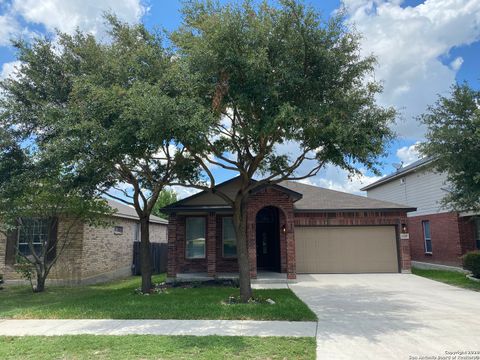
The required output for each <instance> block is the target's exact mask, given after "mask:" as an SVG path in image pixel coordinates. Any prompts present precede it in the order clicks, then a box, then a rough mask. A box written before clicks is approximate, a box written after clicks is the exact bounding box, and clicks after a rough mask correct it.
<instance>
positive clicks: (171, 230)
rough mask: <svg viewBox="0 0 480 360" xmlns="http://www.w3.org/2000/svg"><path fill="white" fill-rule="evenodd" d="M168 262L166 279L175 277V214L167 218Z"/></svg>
mask: <svg viewBox="0 0 480 360" xmlns="http://www.w3.org/2000/svg"><path fill="white" fill-rule="evenodd" d="M167 229H168V234H167V236H168V261H167V277H169V278H175V277H176V276H177V214H175V213H172V214H170V216H169V217H168V228H167Z"/></svg>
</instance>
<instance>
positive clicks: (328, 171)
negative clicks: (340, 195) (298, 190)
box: [301, 165, 380, 195]
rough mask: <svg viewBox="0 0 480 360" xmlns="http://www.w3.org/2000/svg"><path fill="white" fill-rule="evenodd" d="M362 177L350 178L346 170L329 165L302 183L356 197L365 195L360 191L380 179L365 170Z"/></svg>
mask: <svg viewBox="0 0 480 360" xmlns="http://www.w3.org/2000/svg"><path fill="white" fill-rule="evenodd" d="M360 171H361V172H362V174H361V175H354V176H351V177H350V178H349V176H348V172H347V171H346V170H343V169H340V168H338V167H336V166H333V165H327V166H325V168H324V169H323V170H322V171H320V173H319V174H318V175H317V176H314V177H312V178H309V179H306V180H302V181H301V182H303V183H306V184H310V185H316V186H320V187H324V188H327V189H331V190H337V191H343V192H347V193H351V194H356V195H365V193H363V192H361V191H360V189H361V188H362V187H364V186H366V185H368V184H370V183H373V182H375V181H377V180H379V179H380V176H374V175H373V176H369V175H365V171H364V170H363V169H361V170H360Z"/></svg>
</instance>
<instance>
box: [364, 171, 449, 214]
mask: <svg viewBox="0 0 480 360" xmlns="http://www.w3.org/2000/svg"><path fill="white" fill-rule="evenodd" d="M404 178H405V183H404V184H402V183H401V181H400V179H394V180H392V181H389V182H387V183H385V184H382V185H380V186H377V187H375V188H373V189H370V190H368V191H367V196H368V197H369V198H373V199H378V200H383V201H391V202H396V203H400V204H406V205H409V206H412V207H416V208H417V211H415V212H410V213H408V216H409V217H412V216H418V215H427V214H438V213H443V212H448V211H450V210H449V209H445V208H442V206H441V200H442V198H443V197H444V196H445V195H446V194H447V193H446V191H445V190H443V189H445V188H446V187H447V185H446V181H447V176H446V174H445V173H436V172H434V171H432V170H430V169H420V170H419V171H416V172H413V173H410V174H407V175H405V177H404Z"/></svg>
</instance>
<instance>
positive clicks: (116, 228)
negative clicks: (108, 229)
mask: <svg viewBox="0 0 480 360" xmlns="http://www.w3.org/2000/svg"><path fill="white" fill-rule="evenodd" d="M113 233H114V234H115V235H122V234H123V226H114V227H113Z"/></svg>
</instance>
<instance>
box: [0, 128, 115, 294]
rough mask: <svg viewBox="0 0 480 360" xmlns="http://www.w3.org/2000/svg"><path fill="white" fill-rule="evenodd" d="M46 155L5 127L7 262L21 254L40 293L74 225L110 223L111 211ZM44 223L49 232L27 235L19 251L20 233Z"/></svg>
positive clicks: (1, 165)
mask: <svg viewBox="0 0 480 360" xmlns="http://www.w3.org/2000/svg"><path fill="white" fill-rule="evenodd" d="M41 155H42V154H41V153H39V152H38V151H32V150H31V149H30V148H29V147H28V146H21V145H20V144H18V143H17V142H16V141H15V139H14V137H12V136H11V134H10V133H9V132H6V131H4V130H0V219H1V222H0V232H2V233H3V234H4V236H5V237H6V239H7V251H6V254H4V255H5V256H6V258H7V257H9V258H7V259H6V261H15V259H17V260H18V261H20V263H21V264H23V265H24V266H26V267H24V270H25V271H24V272H23V273H25V274H28V277H29V279H30V280H32V279H31V278H30V274H31V273H33V274H32V275H35V277H36V283H35V287H34V290H35V291H38V292H40V291H43V290H44V287H45V280H46V279H47V277H48V275H49V273H50V270H51V268H52V267H53V265H54V264H55V263H56V262H57V260H58V259H59V257H60V256H61V255H62V253H63V251H64V250H65V248H66V247H67V246H68V245H69V244H70V243H71V240H72V239H73V238H75V234H74V230H75V229H78V226H79V225H81V224H89V225H94V226H103V225H105V224H106V223H107V221H106V218H105V215H108V214H110V213H111V212H112V210H111V209H110V208H109V206H108V204H107V202H106V201H105V200H103V199H101V198H100V197H99V196H92V195H91V194H89V193H88V192H82V191H81V190H80V189H78V188H75V187H72V186H71V184H70V181H71V179H70V178H69V176H68V174H65V173H64V172H63V171H62V168H61V167H60V166H58V163H55V162H52V161H51V160H49V159H44V158H43V157H42V156H41ZM102 215H103V216H102ZM59 220H60V221H62V227H61V230H60V231H58V224H59ZM34 223H35V224H34ZM40 224H44V225H45V233H46V236H45V237H37V238H35V239H33V238H32V237H31V236H25V237H24V241H25V242H26V245H24V246H26V249H24V250H25V251H23V252H22V251H20V250H19V247H18V246H17V238H19V237H17V235H18V233H19V232H20V233H25V234H27V235H28V234H30V233H32V227H35V226H36V225H37V227H38V225H40ZM34 240H35V242H36V243H35V244H34V243H33V242H34ZM39 241H40V244H39V243H38V242H39ZM17 265H18V264H17ZM27 269H28V271H27ZM32 288H33V283H32Z"/></svg>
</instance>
